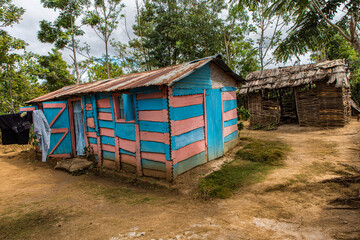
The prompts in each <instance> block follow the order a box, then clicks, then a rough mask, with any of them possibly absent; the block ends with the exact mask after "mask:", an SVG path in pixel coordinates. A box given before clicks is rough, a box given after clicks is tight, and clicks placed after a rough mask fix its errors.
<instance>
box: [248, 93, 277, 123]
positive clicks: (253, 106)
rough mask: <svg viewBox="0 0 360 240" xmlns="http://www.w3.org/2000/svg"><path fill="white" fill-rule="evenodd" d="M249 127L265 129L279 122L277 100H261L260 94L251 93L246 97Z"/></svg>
mask: <svg viewBox="0 0 360 240" xmlns="http://www.w3.org/2000/svg"><path fill="white" fill-rule="evenodd" d="M248 105H249V111H250V116H251V117H250V127H257V126H258V127H260V126H262V127H266V126H269V125H270V124H279V122H280V117H281V113H280V104H279V101H278V100H277V99H263V98H262V96H261V93H252V94H249V97H248Z"/></svg>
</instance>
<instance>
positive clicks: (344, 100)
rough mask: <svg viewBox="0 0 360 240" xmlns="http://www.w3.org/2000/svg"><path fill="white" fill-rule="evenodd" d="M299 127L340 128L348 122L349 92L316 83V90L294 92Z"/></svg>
mask: <svg viewBox="0 0 360 240" xmlns="http://www.w3.org/2000/svg"><path fill="white" fill-rule="evenodd" d="M296 104H297V111H298V117H299V124H300V126H317V127H325V128H331V127H342V126H344V125H345V124H346V123H347V122H348V121H349V116H350V110H349V90H348V89H347V88H346V89H345V88H344V89H342V88H336V87H335V86H334V84H326V83H317V84H316V88H314V89H309V90H296Z"/></svg>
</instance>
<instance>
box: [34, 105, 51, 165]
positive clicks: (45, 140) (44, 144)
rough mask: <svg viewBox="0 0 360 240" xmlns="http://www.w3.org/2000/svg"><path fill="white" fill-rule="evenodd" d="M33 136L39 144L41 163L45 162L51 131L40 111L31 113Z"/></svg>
mask: <svg viewBox="0 0 360 240" xmlns="http://www.w3.org/2000/svg"><path fill="white" fill-rule="evenodd" d="M32 116H33V123H34V134H35V136H36V138H37V139H38V140H39V143H40V150H41V152H42V159H41V160H42V161H43V162H46V157H47V155H48V151H49V147H50V135H51V129H50V126H49V124H48V122H47V120H46V118H45V116H44V113H43V112H42V111H41V110H35V111H33V114H32Z"/></svg>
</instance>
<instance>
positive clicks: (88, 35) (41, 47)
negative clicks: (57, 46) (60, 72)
mask: <svg viewBox="0 0 360 240" xmlns="http://www.w3.org/2000/svg"><path fill="white" fill-rule="evenodd" d="M13 3H14V4H15V5H16V6H20V7H23V8H24V9H25V14H24V15H23V16H22V20H21V21H20V23H19V24H15V25H14V26H13V27H12V28H8V32H9V34H10V35H12V36H14V37H18V38H20V39H22V40H25V41H26V42H27V43H28V44H29V45H28V47H27V50H28V51H32V52H35V53H38V54H41V55H46V54H47V53H48V52H49V51H51V48H53V45H52V44H48V43H41V42H40V41H39V40H38V39H37V32H38V31H39V30H40V26H39V22H40V21H41V20H43V19H45V20H48V21H53V20H54V19H56V17H57V15H58V14H57V13H56V12H55V11H54V10H52V9H48V8H44V7H43V6H42V4H41V3H40V0H13ZM123 3H124V4H125V8H124V10H123V11H124V14H125V15H126V18H127V28H128V31H129V33H130V34H132V25H133V24H134V17H135V14H136V8H135V1H133V0H123ZM124 22H125V21H124V20H122V21H121V24H120V26H119V27H118V29H116V30H115V31H114V33H113V35H112V38H114V39H115V40H118V41H121V42H123V43H126V42H128V40H129V39H128V37H127V35H126V34H125V32H124V30H123V29H125V23H124ZM82 29H83V30H84V31H85V35H84V36H82V37H80V38H79V40H80V41H81V42H87V43H88V44H89V45H90V46H91V53H92V54H93V55H95V56H101V55H102V53H103V52H104V51H105V50H104V48H105V47H104V43H103V42H102V41H101V40H100V39H99V38H98V36H97V35H96V34H95V33H94V31H93V30H92V29H91V28H89V27H83V28H82ZM130 37H134V35H132V36H130ZM110 51H111V52H110V53H113V51H112V49H110ZM69 54H71V52H70V51H68V50H64V51H63V57H64V59H65V60H66V61H68V62H69V63H70V62H71V59H70V57H69V56H68V55H69Z"/></svg>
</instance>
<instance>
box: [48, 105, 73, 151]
mask: <svg viewBox="0 0 360 240" xmlns="http://www.w3.org/2000/svg"><path fill="white" fill-rule="evenodd" d="M46 103H65V104H66V109H65V110H64V111H63V112H62V113H61V115H60V116H59V117H58V118H57V120H56V121H55V122H54V124H53V125H52V126H51V129H57V128H67V129H68V130H69V131H68V133H67V134H66V136H65V138H64V139H63V140H62V141H61V142H60V144H59V145H58V146H57V147H56V149H55V150H54V152H53V153H52V154H66V153H70V154H72V146H71V133H70V122H69V107H68V103H67V101H54V102H45V104H46ZM60 110H61V108H44V109H43V112H44V115H45V118H46V120H47V121H48V123H49V124H50V123H51V122H52V120H53V119H54V118H55V117H56V115H57V114H58V113H59V112H60ZM63 135H64V133H52V134H51V135H50V148H49V153H50V152H51V151H52V150H53V149H54V147H55V145H56V144H57V143H58V142H59V140H60V139H61V137H62V136H63Z"/></svg>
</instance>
